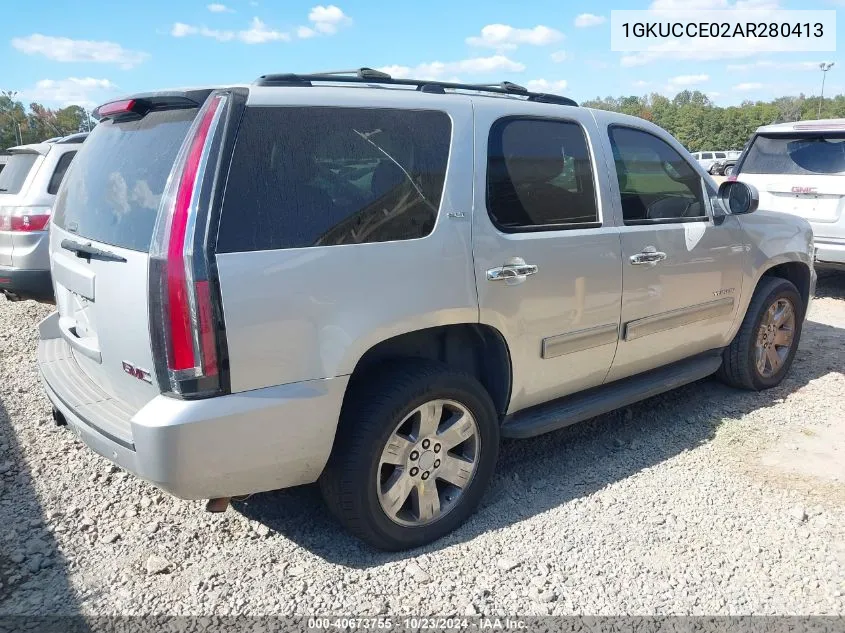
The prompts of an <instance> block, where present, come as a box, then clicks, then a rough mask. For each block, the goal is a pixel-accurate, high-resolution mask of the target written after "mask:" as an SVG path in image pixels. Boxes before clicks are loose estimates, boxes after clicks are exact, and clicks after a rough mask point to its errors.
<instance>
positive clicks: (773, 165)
mask: <svg viewBox="0 0 845 633" xmlns="http://www.w3.org/2000/svg"><path fill="white" fill-rule="evenodd" d="M742 171H743V172H744V173H747V174H788V175H795V176H798V175H817V174H824V175H838V176H841V175H845V133H841V132H837V133H818V132H816V133H807V134H796V135H794V136H793V135H782V134H772V135H770V136H765V135H760V136H758V137H757V138H755V139H754V144H753V145H752V146H751V148H750V149H749V150H748V155H747V156H746V157H745V160H744V161H743V163H742Z"/></svg>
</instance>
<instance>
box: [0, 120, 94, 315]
mask: <svg viewBox="0 0 845 633" xmlns="http://www.w3.org/2000/svg"><path fill="white" fill-rule="evenodd" d="M87 136H88V134H87V133H79V134H71V135H70V136H66V137H63V138H59V139H50V140H48V141H43V142H41V143H33V144H30V145H20V146H18V147H12V148H10V149H9V156H8V161H7V162H6V164H5V167H4V168H3V170H2V171H0V293H2V294H4V295H6V297H7V298H8V299H10V300H12V301H15V300H18V299H35V300H37V301H46V302H50V301H52V300H53V283H52V281H51V279H50V254H49V243H48V240H47V229H48V228H49V221H50V214H51V213H52V208H53V202H54V201H55V199H56V194H57V193H58V191H59V187H60V186H61V184H62V179H63V178H64V176H65V173H66V172H67V170H68V167H70V164H71V161H72V160H73V157H74V156H76V152H77V151H78V150H79V147H80V143H82V142H83V141H84V140H85V138H86V137H87Z"/></svg>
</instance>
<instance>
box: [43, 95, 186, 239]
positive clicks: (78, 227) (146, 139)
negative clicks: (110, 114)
mask: <svg viewBox="0 0 845 633" xmlns="http://www.w3.org/2000/svg"><path fill="white" fill-rule="evenodd" d="M196 113H197V111H196V109H186V110H165V111H161V112H150V113H149V114H147V115H146V116H145V117H144V118H142V119H139V120H135V121H124V122H116V121H111V120H107V121H103V122H102V123H100V124H99V125H98V126H97V127H96V128H94V131H93V132H91V135H90V136H89V137H88V139H87V140H86V141H85V144H84V145H83V146H82V149H81V150H80V151H79V153H78V154H77V156H76V158H75V159H74V161H73V165H72V167H71V169H70V170H69V172H68V177H67V183H66V186H65V187H64V188H62V189H61V191H60V192H59V197H58V198H56V205H55V210H54V212H53V222H54V223H55V224H56V226H59V227H61V228H63V229H66V230H67V231H70V232H72V233H77V234H78V235H80V236H81V237H87V238H88V239H91V240H94V241H97V242H104V243H106V244H111V245H112V246H119V247H123V248H128V249H131V250H135V251H142V252H145V253H146V252H148V251H149V249H150V240H151V238H152V234H153V226H154V225H155V221H156V215H157V214H158V206H159V202H160V201H161V194H162V192H163V191H164V185H165V184H166V182H167V176H168V175H169V174H170V170H171V168H172V167H173V161H174V160H176V154H177V152H178V151H179V147H180V146H181V145H182V141H183V140H184V139H185V135H186V134H187V133H188V128H189V127H190V125H191V122H192V121H193V119H194V117H195V116H196Z"/></svg>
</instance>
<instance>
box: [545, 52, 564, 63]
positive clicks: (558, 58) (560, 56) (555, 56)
mask: <svg viewBox="0 0 845 633" xmlns="http://www.w3.org/2000/svg"><path fill="white" fill-rule="evenodd" d="M549 58H550V59H551V60H552V61H553V62H554V63H555V64H560V63H561V62H565V61H566V60H567V59H569V54H568V53H567V52H566V51H555V52H554V53H552V54H551V55H549Z"/></svg>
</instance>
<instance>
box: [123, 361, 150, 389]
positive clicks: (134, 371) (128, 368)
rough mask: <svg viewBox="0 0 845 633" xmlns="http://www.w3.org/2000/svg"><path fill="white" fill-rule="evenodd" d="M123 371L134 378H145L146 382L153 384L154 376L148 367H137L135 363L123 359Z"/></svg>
mask: <svg viewBox="0 0 845 633" xmlns="http://www.w3.org/2000/svg"><path fill="white" fill-rule="evenodd" d="M123 371H125V372H126V373H127V374H129V375H130V376H132V377H133V378H137V379H138V380H143V381H144V382H148V383H150V384H152V382H153V379H152V376H150V372H148V371H147V370H146V369H141V368H140V367H135V365H133V364H132V363H127V362H126V361H123Z"/></svg>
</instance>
